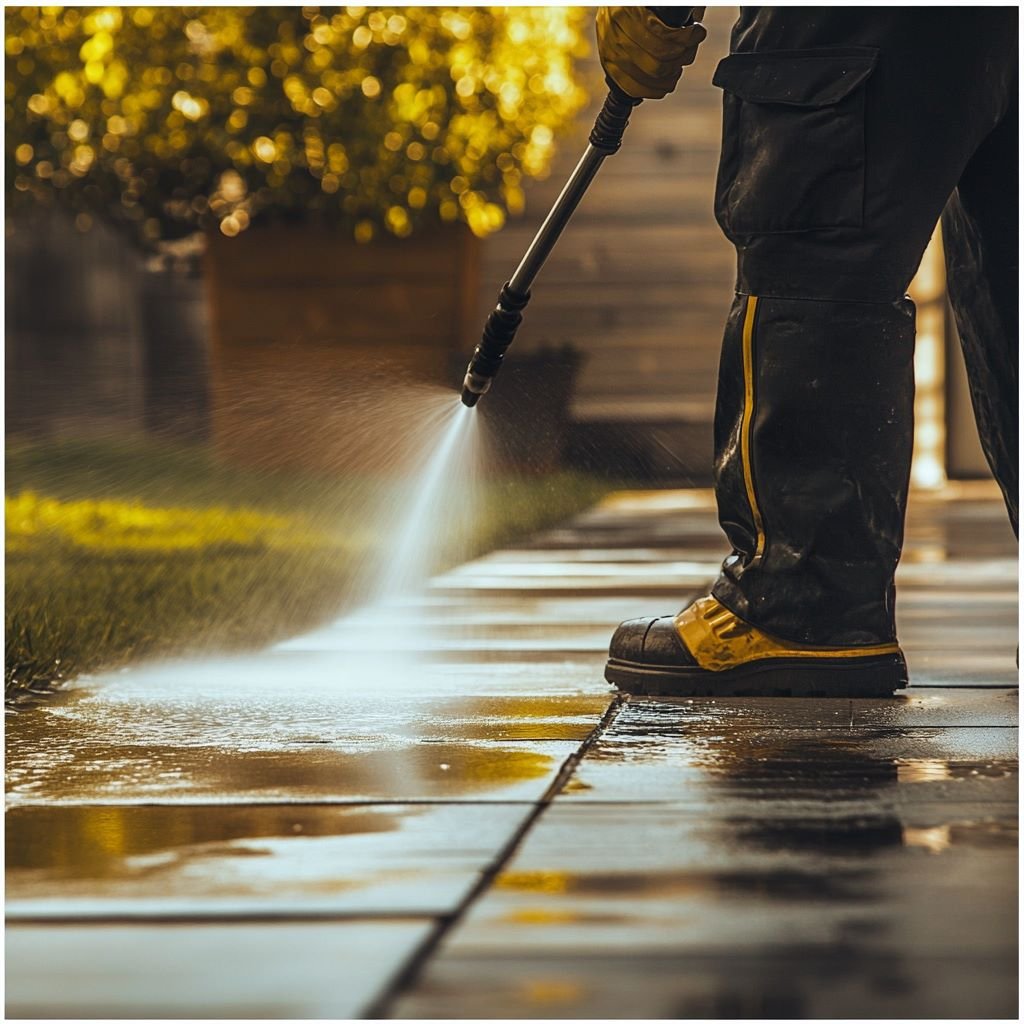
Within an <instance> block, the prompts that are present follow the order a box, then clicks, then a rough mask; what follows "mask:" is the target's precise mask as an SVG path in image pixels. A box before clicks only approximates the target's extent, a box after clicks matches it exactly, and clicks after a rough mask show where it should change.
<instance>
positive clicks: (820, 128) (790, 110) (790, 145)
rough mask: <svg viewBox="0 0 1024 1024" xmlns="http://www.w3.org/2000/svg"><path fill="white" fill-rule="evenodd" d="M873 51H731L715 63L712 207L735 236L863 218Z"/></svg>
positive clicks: (855, 221) (805, 228) (834, 224)
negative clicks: (718, 111)
mask: <svg viewBox="0 0 1024 1024" xmlns="http://www.w3.org/2000/svg"><path fill="white" fill-rule="evenodd" d="M877 59H878V51H877V50H875V49H873V48H871V47H863V46H855V47H842V48H834V47H829V48H825V49H814V50H776V51H774V52H765V53H733V54H730V55H729V56H728V57H726V58H725V59H724V60H722V61H721V62H720V63H719V65H718V68H717V69H716V71H715V77H714V79H713V81H714V84H715V85H717V86H719V87H720V88H722V89H723V90H725V96H724V126H723V135H722V155H721V160H720V162H719V167H718V184H717V188H716V191H715V216H716V217H717V219H718V223H719V224H720V225H721V228H722V230H723V231H724V232H725V233H726V235H727V236H728V237H729V238H730V239H731V240H732V241H734V242H735V241H738V240H741V239H742V237H743V236H745V235H759V234H778V233H783V232H795V231H814V230H816V229H826V228H837V227H851V228H857V227H861V226H862V224H863V220H864V172H865V147H864V93H865V89H864V83H865V82H866V81H867V80H868V78H869V77H870V75H871V73H872V71H874V69H875V63H876V61H877Z"/></svg>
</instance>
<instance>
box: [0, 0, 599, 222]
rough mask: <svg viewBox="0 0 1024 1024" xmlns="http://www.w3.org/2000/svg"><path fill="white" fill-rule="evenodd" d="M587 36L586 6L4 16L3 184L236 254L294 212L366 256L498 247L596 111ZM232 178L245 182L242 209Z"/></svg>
mask: <svg viewBox="0 0 1024 1024" xmlns="http://www.w3.org/2000/svg"><path fill="white" fill-rule="evenodd" d="M589 19H590V14H589V12H588V11H587V10H586V8H579V7H472V6H467V7H342V8H319V7H308V6H304V7H203V8H183V7H159V8H131V7H126V8H121V7H103V8H94V9H91V10H89V11H88V13H83V12H82V11H81V10H78V9H75V8H56V7H55V8H45V7H44V8H39V7H19V8H8V12H7V15H6V51H7V53H8V55H9V59H8V61H7V65H6V67H7V74H6V79H7V81H6V87H7V97H8V99H7V103H8V106H7V111H8V114H7V121H8V123H7V147H8V154H9V156H11V157H14V156H15V155H17V158H16V159H11V160H10V161H9V164H8V180H9V181H11V182H12V184H13V188H14V193H13V195H14V197H15V199H18V198H35V199H38V200H40V201H43V202H48V201H50V200H52V198H53V196H54V194H56V195H57V197H58V198H59V199H61V200H62V201H66V202H69V203H71V204H72V205H73V206H75V207H76V208H80V207H81V206H83V205H89V206H90V207H91V208H92V209H93V212H100V213H104V214H106V215H107V216H109V217H112V218H113V219H114V220H115V221H120V222H121V223H123V224H125V225H126V226H128V227H130V228H131V230H133V231H139V230H140V227H141V225H143V224H147V223H148V224H150V225H156V226H157V227H159V229H160V232H159V233H160V234H161V235H163V236H165V237H166V236H167V235H178V234H181V232H182V229H183V228H184V229H188V228H192V229H197V228H201V229H217V228H219V229H220V230H221V231H223V233H224V234H227V235H236V234H238V233H239V232H240V231H243V230H245V227H246V225H248V224H249V223H250V222H255V221H256V220H258V218H259V217H260V216H261V215H262V214H263V213H264V212H273V211H281V210H289V211H293V212H299V213H304V214H316V215H320V216H323V217H334V218H336V219H339V220H341V221H343V222H344V223H346V224H347V225H348V227H349V229H350V230H351V231H353V233H354V235H355V237H356V238H357V239H359V240H368V239H369V238H370V237H372V236H373V234H374V232H375V231H376V230H377V229H383V230H385V231H388V232H390V233H391V234H394V235H398V236H404V235H408V234H410V233H411V232H412V231H414V230H415V229H416V228H417V227H418V226H419V225H421V224H424V223H427V222H429V221H430V220H431V219H433V220H435V221H436V220H438V219H440V220H442V221H444V220H455V219H461V220H463V221H464V222H465V223H467V224H468V225H469V227H470V228H471V229H472V230H473V231H474V232H475V233H476V234H478V235H486V234H488V233H490V232H492V231H496V230H498V229H499V228H500V227H501V226H502V224H503V223H504V221H505V215H506V212H511V213H517V212H519V211H520V210H521V209H522V193H521V188H520V186H521V184H522V182H523V179H524V178H537V177H543V176H544V175H546V174H547V172H548V169H549V166H550V163H551V159H552V156H553V154H554V145H555V140H556V138H557V137H558V135H559V133H561V132H563V131H564V129H565V128H566V126H568V125H569V124H570V123H571V122H572V121H573V118H574V117H575V115H576V113H577V112H578V111H579V110H580V109H581V107H582V106H583V104H584V103H585V102H586V98H587V97H586V93H585V90H584V88H583V86H582V84H581V83H579V82H578V81H577V78H576V75H575V72H574V67H575V61H576V60H577V59H578V58H579V57H581V56H583V55H585V53H586V50H587V46H586V42H585V36H586V35H587V34H588V32H589ZM71 124H76V125H83V126H84V127H85V128H86V129H87V133H88V137H89V138H91V139H95V140H97V141H98V143H101V145H96V146H94V147H93V148H92V149H90V153H92V154H93V156H92V157H90V159H88V160H85V159H82V154H81V153H79V152H78V151H77V150H76V147H75V146H74V145H68V144H67V143H68V139H69V138H71V139H72V141H74V140H73V137H72V136H71V135H70V128H69V125H71ZM336 147H341V151H340V152H339V151H338V150H337V149H336ZM79 148H80V147H79ZM76 154H77V155H76ZM225 173H234V174H237V175H239V176H241V178H242V179H244V185H245V187H244V189H243V191H242V194H241V195H240V196H239V198H237V199H234V200H232V199H230V198H228V197H227V196H226V195H225V194H224V192H223V190H222V189H221V188H220V184H219V182H220V179H221V177H222V176H223V175H224V174H225ZM158 180H159V181H160V182H161V188H159V189H157V188H154V187H153V183H154V182H156V181H158ZM459 180H461V181H464V182H466V183H467V184H466V186H465V187H464V188H463V189H461V190H458V191H456V190H455V189H454V187H453V186H454V183H455V182H456V181H459ZM171 190H173V191H171ZM453 191H456V194H458V195H461V196H463V201H462V202H461V203H460V204H454V203H452V201H451V195H452V192H453ZM172 196H173V198H172ZM100 207H102V209H100ZM240 213H242V214H244V215H245V216H244V218H240V217H239V214H240ZM368 223H369V224H370V225H371V229H370V230H368V229H367V228H366V226H365V225H366V224H368ZM143 234H145V232H143ZM147 240H148V241H150V242H151V241H153V239H152V238H149V237H147Z"/></svg>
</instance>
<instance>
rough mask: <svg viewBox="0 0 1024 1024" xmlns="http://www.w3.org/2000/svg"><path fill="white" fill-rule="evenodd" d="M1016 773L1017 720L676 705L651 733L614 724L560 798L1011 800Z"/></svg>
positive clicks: (656, 800) (633, 800)
mask: <svg viewBox="0 0 1024 1024" xmlns="http://www.w3.org/2000/svg"><path fill="white" fill-rule="evenodd" d="M648 721H650V719H648ZM1017 775H1018V770H1017V730H1016V728H983V727H982V728H974V727H949V728H943V727H932V728H929V727H923V726H922V727H894V728H853V729H846V730H844V729H837V728H831V729H821V728H774V729H764V730H758V729H750V728H744V729H737V728H732V727H730V726H728V725H722V724H720V723H718V722H715V721H713V720H712V721H710V722H708V721H705V722H699V723H698V722H694V723H693V724H688V723H687V722H686V721H685V711H683V712H681V713H680V715H679V716H678V718H677V720H676V722H675V723H672V722H671V721H670V720H663V721H662V722H661V726H660V728H659V730H658V732H657V733H644V732H642V731H640V730H635V731H629V730H628V727H627V728H626V729H623V730H622V731H619V730H617V729H615V727H614V726H613V728H612V730H609V732H607V733H605V735H604V736H602V737H601V739H600V740H598V742H597V743H595V744H594V745H593V746H592V747H591V748H590V750H589V751H588V753H587V757H586V758H585V759H584V760H583V762H582V763H581V764H580V765H579V767H578V768H577V770H576V772H575V774H574V775H573V779H572V785H571V787H570V788H569V789H568V790H567V791H566V792H565V794H564V796H563V797H562V799H565V800H572V801H575V802H581V801H619V802H655V803H656V802H666V803H678V802H684V801H687V800H693V801H696V802H699V803H704V802H706V801H709V800H713V799H727V798H736V797H743V798H745V799H749V800H773V799H778V800H779V801H782V802H785V801H794V800H807V799H820V800H825V801H836V802H838V801H849V800H863V799H865V798H878V797H882V796H885V797H888V798H890V799H900V800H916V801H923V800H940V799H960V800H977V801H989V800H1008V799H1010V800H1014V799H1016V786H1017Z"/></svg>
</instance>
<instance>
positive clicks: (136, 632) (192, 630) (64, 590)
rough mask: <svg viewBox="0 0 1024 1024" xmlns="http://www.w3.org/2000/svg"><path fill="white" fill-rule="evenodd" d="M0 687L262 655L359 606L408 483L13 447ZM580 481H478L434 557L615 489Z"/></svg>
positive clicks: (492, 540) (560, 515)
mask: <svg viewBox="0 0 1024 1024" xmlns="http://www.w3.org/2000/svg"><path fill="white" fill-rule="evenodd" d="M6 468H7V476H6V490H7V537H6V555H7V574H6V623H5V624H6V630H7V633H6V690H7V696H8V697H9V698H11V697H17V696H18V695H19V694H21V693H24V692H26V691H29V692H31V691H34V690H42V689H47V688H49V687H51V686H52V685H53V684H54V683H56V682H59V681H60V680H63V679H70V678H72V677H74V676H76V675H79V674H81V673H86V672H94V671H97V670H101V669H111V668H116V667H118V666H121V665H125V664H128V663H130V662H133V661H136V660H139V659H141V658H146V657H153V656H159V655H169V654H197V653H213V652H223V651H232V650H245V649H255V648H259V647H262V646H265V645H266V644H268V643H271V642H273V641H275V640H278V639H282V638H284V637H286V636H289V635H293V634H295V633H297V632H299V631H301V630H304V629H308V628H311V627H312V626H314V625H316V624H317V623H319V622H322V621H325V620H326V619H328V618H330V617H331V616H332V615H335V614H337V613H339V612H340V611H341V610H343V609H344V608H345V607H346V606H351V605H353V604H357V603H359V600H360V595H361V594H363V595H365V593H366V588H367V587H368V586H369V585H370V584H371V582H372V577H373V575H374V570H375V568H376V566H377V564H378V563H377V560H376V554H377V553H379V551H380V550H381V548H382V547H383V546H384V545H386V544H387V542H388V537H387V529H386V527H385V526H383V525H382V524H384V523H385V522H386V521H387V520H386V517H382V510H383V509H394V508H398V507H402V505H403V503H404V502H407V500H408V494H409V490H408V484H403V483H401V482H398V481H394V480H389V479H387V478H381V477H374V476H371V475H365V474H363V475H357V474H352V475H349V476H346V477H344V478H338V477H331V478H324V477H316V476H311V475H305V474H299V473H287V472H275V473H256V472H251V471H247V470H245V469H240V468H238V467H232V466H225V465H223V464H221V463H219V462H218V461H217V460H216V459H214V458H213V457H212V456H211V455H210V454H209V453H208V452H207V451H205V450H204V449H201V448H183V447H171V446H165V445H158V444H140V443H113V442H103V443H100V442H92V443H86V442H75V443H72V442H65V443H59V444H58V443H52V444H32V445H11V446H9V448H8V451H7V459H6ZM610 486H611V485H610V484H609V483H608V482H607V481H604V480H601V479H598V478H595V477H591V476H586V475H583V474H578V473H569V472H559V473H555V474H551V475H546V476H535V477H514V478H513V477H508V478H504V479H493V480H489V481H486V482H484V483H483V484H482V485H481V487H480V492H479V495H478V498H479V501H478V505H477V508H478V510H479V511H478V515H477V516H476V517H475V518H474V519H473V522H472V529H471V530H469V531H468V533H467V534H466V535H465V536H464V537H460V538H459V540H460V543H459V544H458V545H453V546H451V547H450V548H449V549H448V550H445V551H442V552H441V553H440V555H439V558H440V560H441V562H445V561H447V562H451V561H452V560H454V559H456V558H460V557H467V556H469V555H473V554H479V553H481V552H483V551H485V550H488V549H490V548H493V547H496V546H499V545H501V544H506V543H509V542H512V541H514V540H515V539H517V538H519V537H523V536H525V535H526V534H528V533H531V532H532V531H534V530H537V529H540V528H542V527H544V526H548V525H551V524H553V523H555V522H558V521H559V520H562V519H564V518H566V517H567V516H569V515H572V514H573V513H575V512H577V511H579V510H581V509H583V508H585V507H587V506H588V505H590V504H592V503H593V502H594V501H596V500H597V499H598V498H599V497H600V496H601V495H602V494H604V493H606V492H607V491H608V490H609V489H610Z"/></svg>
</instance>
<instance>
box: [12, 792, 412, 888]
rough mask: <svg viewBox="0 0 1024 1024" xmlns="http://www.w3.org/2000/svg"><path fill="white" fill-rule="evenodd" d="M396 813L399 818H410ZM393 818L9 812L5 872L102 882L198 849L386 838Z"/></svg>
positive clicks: (231, 811) (198, 811)
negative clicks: (298, 840) (162, 858)
mask: <svg viewBox="0 0 1024 1024" xmlns="http://www.w3.org/2000/svg"><path fill="white" fill-rule="evenodd" d="M417 813H419V811H418V809H416V808H402V809H401V810H400V815H402V816H404V815H408V814H417ZM400 815H399V814H396V813H394V812H389V811H388V810H387V809H385V810H383V811H381V810H372V811H367V810H363V809H361V808H351V807H348V808H335V807H329V808H325V807H303V806H301V805H299V806H287V805H285V806H281V805H273V804H269V805H261V806H255V807H213V808H211V807H203V806H186V807H167V806H162V807H161V806H142V807H130V806H120V807H118V806H114V807H102V806H101V807H53V806H35V807H14V808H12V809H11V810H10V811H8V813H7V816H6V823H5V854H6V864H7V870H8V872H18V871H39V872H45V873H47V874H49V875H51V876H52V877H54V878H61V879H64V878H76V879H78V878H107V877H110V876H116V875H130V874H135V873H138V872H143V871H146V870H148V868H149V867H150V866H151V865H153V864H155V863H158V862H156V861H154V860H153V855H154V854H169V855H172V856H173V855H174V854H175V852H176V851H184V850H186V849H188V848H196V847H200V848H202V849H201V851H199V852H201V855H202V856H204V857H214V856H217V855H218V854H219V855H223V856H229V857H237V856H245V855H250V856H256V855H258V854H259V851H258V848H254V847H249V848H248V849H247V848H246V847H244V846H240V845H239V843H240V841H251V840H259V839H283V838H294V837H297V836H298V837H302V838H304V839H312V838H317V837H324V836H343V835H359V834H368V833H381V832H392V831H394V830H396V829H398V828H399V827H400V825H401V820H400Z"/></svg>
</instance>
